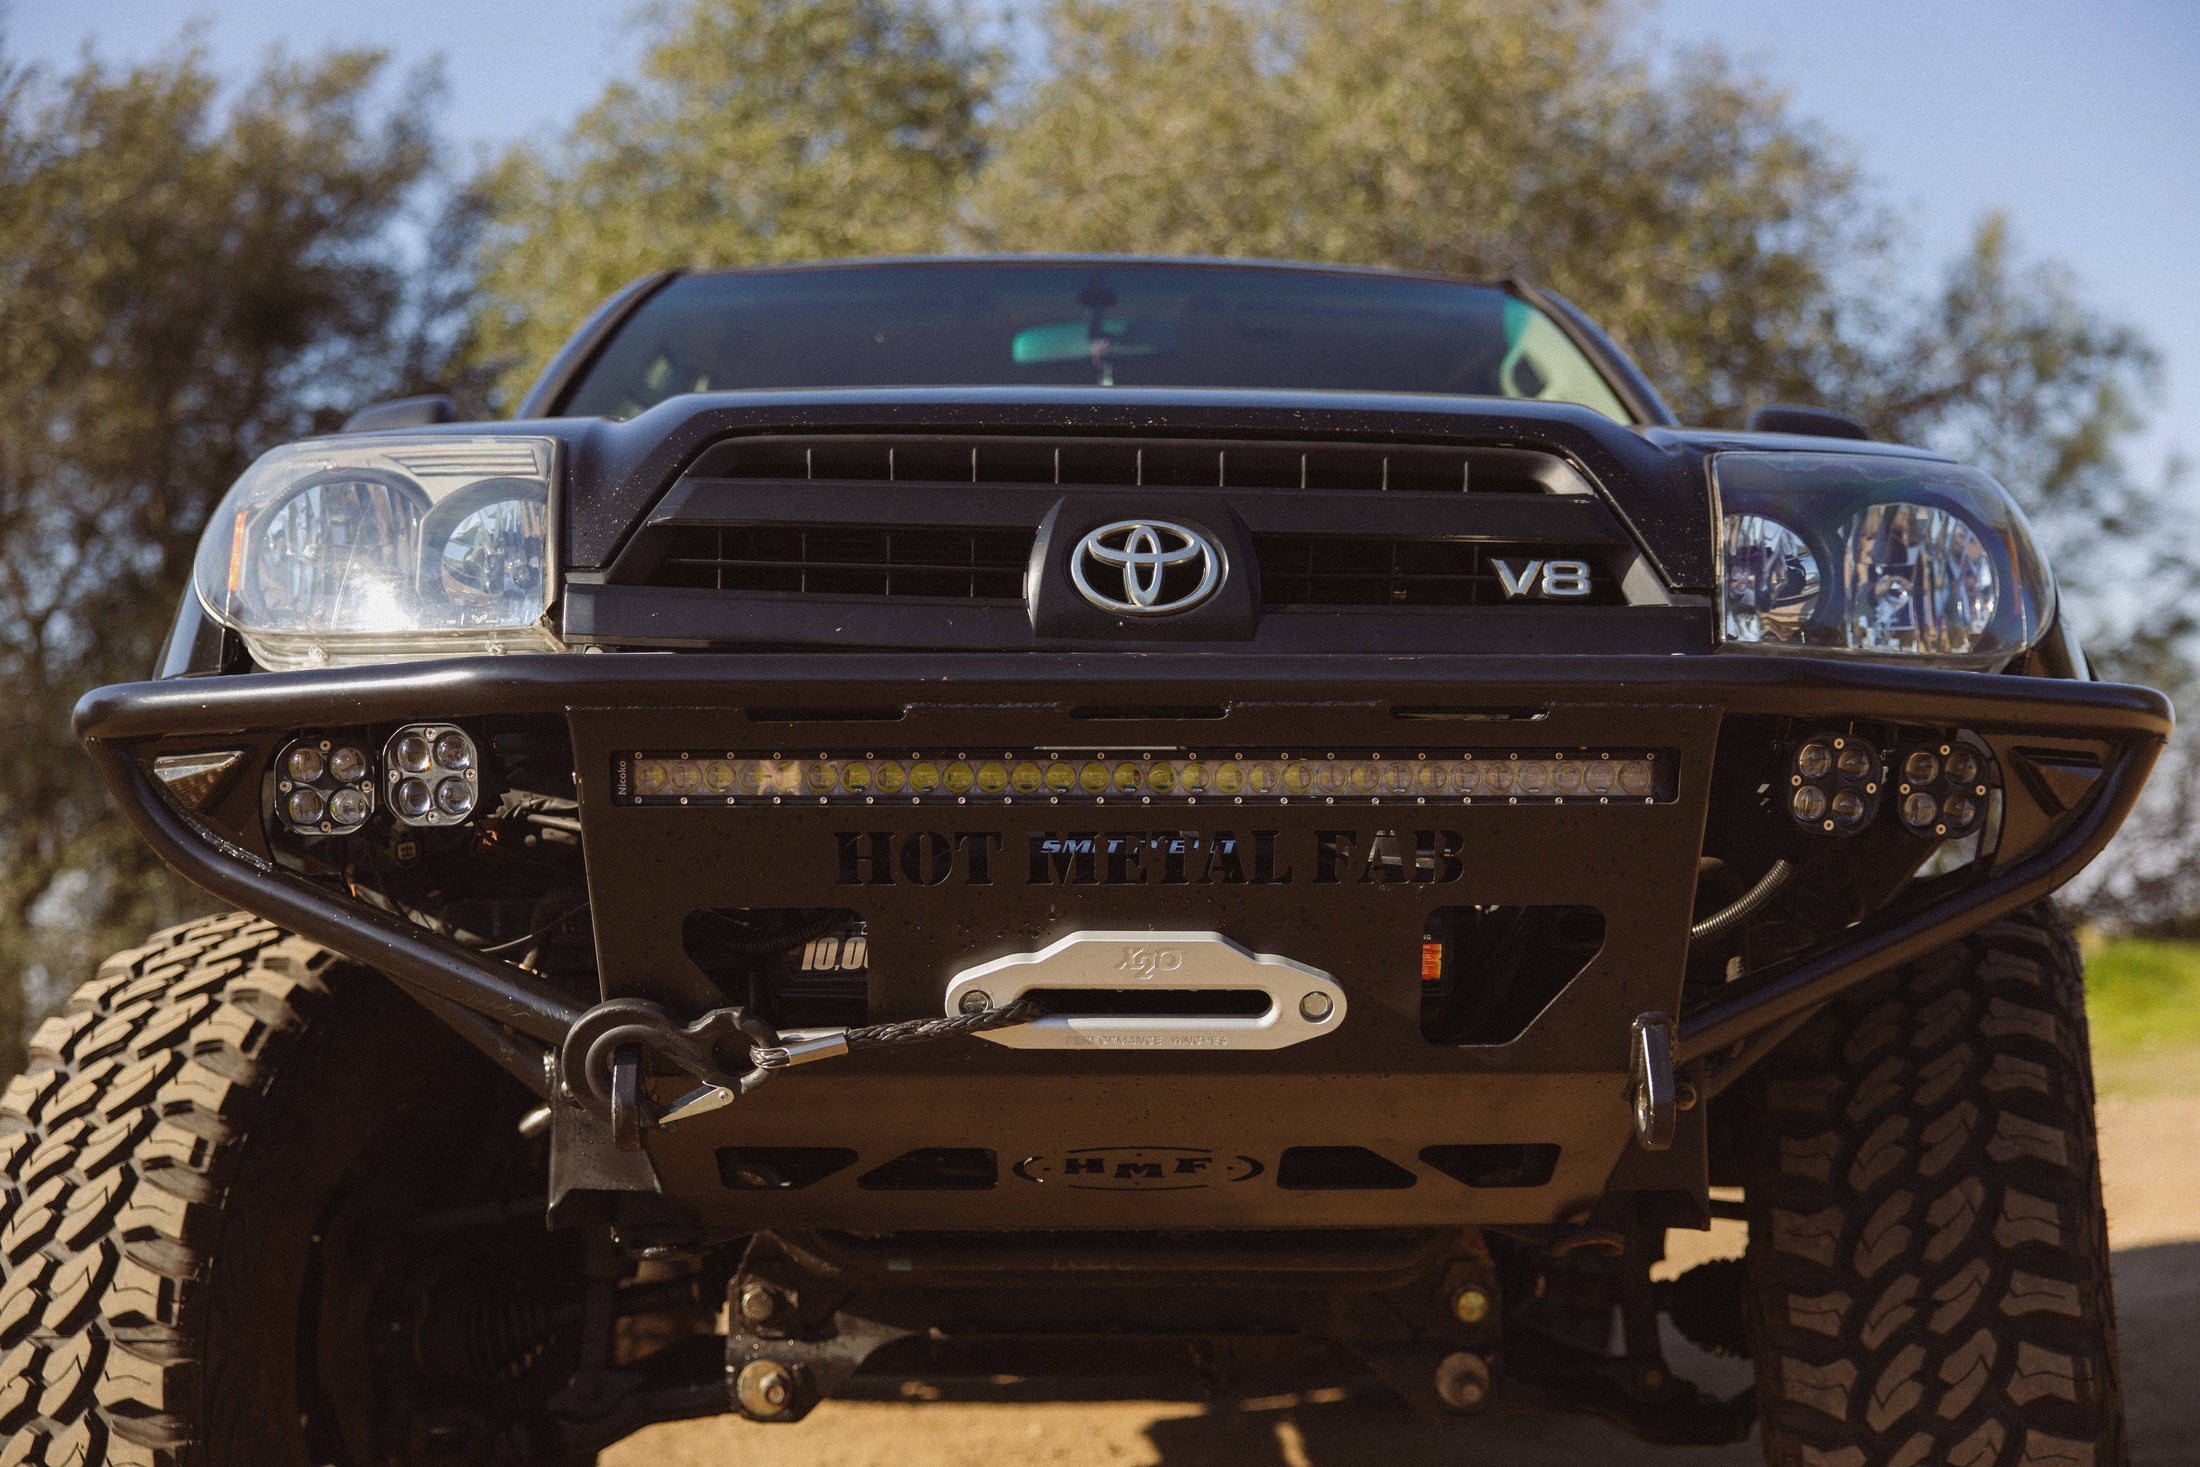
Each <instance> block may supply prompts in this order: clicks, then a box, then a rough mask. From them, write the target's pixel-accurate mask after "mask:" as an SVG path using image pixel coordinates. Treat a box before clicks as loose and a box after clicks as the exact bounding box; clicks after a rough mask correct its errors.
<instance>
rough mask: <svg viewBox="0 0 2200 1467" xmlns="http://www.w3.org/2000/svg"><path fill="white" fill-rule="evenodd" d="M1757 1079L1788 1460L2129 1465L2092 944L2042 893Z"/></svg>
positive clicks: (1781, 1457) (1763, 1395)
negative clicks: (2090, 1046) (2096, 1073)
mask: <svg viewBox="0 0 2200 1467" xmlns="http://www.w3.org/2000/svg"><path fill="white" fill-rule="evenodd" d="M1761 1073H1762V1079H1761V1080H1759V1081H1758V1082H1757V1084H1756V1087H1755V1088H1756V1093H1755V1095H1754V1097H1753V1099H1754V1102H1755V1107H1754V1108H1755V1113H1756V1117H1757V1121H1756V1126H1755V1130H1756V1132H1757V1137H1756V1141H1757V1144H1756V1146H1755V1149H1754V1155H1753V1157H1752V1159H1751V1168H1752V1170H1751V1173H1750V1176H1749V1179H1748V1187H1747V1194H1748V1214H1749V1236H1750V1246H1749V1272H1750V1288H1751V1300H1750V1305H1751V1311H1752V1325H1753V1331H1754V1336H1755V1341H1756V1346H1755V1349H1756V1363H1757V1389H1758V1397H1759V1400H1760V1401H1761V1402H1762V1403H1763V1405H1762V1409H1763V1418H1764V1428H1763V1429H1764V1448H1765V1459H1766V1461H1767V1462H1769V1463H1771V1464H1773V1467H1882V1464H1885V1467H1912V1464H1917V1467H1923V1464H1943V1463H1945V1464H1949V1467H1989V1464H2024V1467H2049V1464H2053V1467H2115V1464H2119V1463H2122V1462H2123V1461H2124V1460H2125V1443H2124V1422H2123V1401H2122V1392H2121V1389H2120V1385H2119V1380H2118V1375H2117V1361H2116V1338H2115V1306H2114V1302H2113V1299H2112V1297H2111V1293H2110V1286H2109V1251H2108V1233H2107V1224H2106V1220H2105V1217H2104V1214H2103V1212H2102V1208H2101V1179H2100V1162H2099V1155H2098V1151H2097V1149H2096V1146H2095V1142H2094V1130H2093V1076H2092V1066H2091V1061H2090V1059H2089V1055H2088V1050H2087V1039H2086V1022H2085V994H2084V986H2083V983H2082V980H2081V964H2080V961H2079V956H2078V951H2077V946H2076V944H2075V943H2073V942H2072V940H2071V938H2070V934H2069V932H2068V930H2067V929H2066V928H2065V927H2064V925H2063V923H2062V921H2061V919H2060V918H2058V917H2057V916H2055V914H2054V913H2053V912H2052V911H2051V910H2050V909H2048V908H2046V907H2045V906H2041V907H2036V908H2032V909H2028V910H2026V911H2024V912H2022V913H2019V914H2017V915H2016V916H2013V917H2010V918H2007V919H2004V920H2003V921H2000V922H1998V923H1995V924H1994V925H1992V926H1989V927H1987V928H1985V929H1984V930H1982V931H1981V932H1979V933H1977V934H1975V935H1973V936H1972V937H1970V938H1967V939H1965V940H1964V941H1962V942H1959V943H1956V944H1954V945H1952V946H1950V947H1948V948H1945V949H1943V950H1941V951H1940V952H1937V953H1934V954H1933V955H1931V956H1930V957H1927V958H1925V959H1923V960H1921V961H1920V962H1918V963H1915V964H1913V965H1912V966H1910V967H1908V968H1906V969H1903V970H1902V971H1901V972H1899V973H1898V974H1896V975H1895V976H1894V977H1893V979H1891V980H1890V981H1889V982H1888V983H1886V984H1884V985H1876V986H1874V987H1873V988H1872V989H1871V990H1870V991H1868V992H1867V993H1865V994H1864V995H1862V996H1860V997H1858V998H1856V999H1855V1000H1853V1001H1850V1002H1846V1003H1842V1004H1839V1005H1836V1006H1835V1007H1833V1008H1832V1009H1830V1010H1829V1011H1828V1012H1826V1013H1823V1014H1821V1015H1819V1016H1818V1017H1817V1018H1816V1019H1814V1020H1813V1021H1812V1022H1811V1023H1810V1024H1809V1025H1808V1026H1806V1027H1805V1028H1804V1029H1802V1030H1801V1031H1799V1032H1798V1033H1797V1034H1796V1036H1795V1037H1794V1038H1793V1039H1792V1040H1790V1041H1789V1042H1788V1043H1787V1044H1786V1045H1784V1046H1783V1047H1782V1048H1781V1050H1780V1051H1779V1052H1778V1053H1776V1054H1775V1055H1773V1056H1772V1057H1770V1058H1769V1059H1768V1060H1767V1061H1766V1063H1765V1065H1764V1066H1763V1069H1762V1072H1761Z"/></svg>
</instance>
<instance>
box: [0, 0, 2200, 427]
mask: <svg viewBox="0 0 2200 1467" xmlns="http://www.w3.org/2000/svg"><path fill="white" fill-rule="evenodd" d="M0 7H4V9H0V14H4V16H5V19H4V21H0V34H4V36H5V49H6V51H7V53H8V54H10V55H11V56H13V57H14V58H16V59H18V60H33V61H44V62H51V63H55V64H61V65H66V64H67V63H69V62H70V61H72V60H73V59H74V58H75V56H76V55H77V53H78V52H79V51H80V49H81V48H82V47H83V46H84V45H86V44H87V43H89V44H91V45H92V46H93V47H95V48H96V49H97V50H98V52H99V53H100V54H101V55H103V56H105V57H107V58H108V59H110V60H116V61H128V60H135V59H139V58H142V57H144V56H147V55H150V54H153V53H156V52H158V51H159V50H161V49H162V48H163V47H164V46H166V45H168V44H169V43H171V42H172V41H173V39H174V38H175V36H176V34H177V33H178V31H179V30H180V29H181V28H182V27H183V26H184V25H185V24H186V23H188V22H190V21H191V20H193V19H194V18H195V19H198V20H200V21H202V22H203V23H204V26H205V30H204V38H205V42H206V44H207V46H208V48H209V49H210V51H211V53H212V56H213V59H214V62H215V64H216V66H217V67H219V68H221V69H223V70H225V71H234V72H243V71H245V70H247V69H249V68H250V67H251V66H252V64H253V63H254V62H256V61H257V60H258V59H259V57H260V55H261V53H262V52H263V51H265V50H266V48H268V47H269V46H271V45H274V44H277V43H282V44H285V45H288V46H289V47H291V48H292V49H293V50H308V51H310V50H316V49H320V48H323V47H327V46H333V45H358V44H372V45H380V46H383V47H385V48H387V49H389V50H391V51H392V52H394V53H395V54H396V55H397V57H398V58H399V60H400V61H401V62H407V63H409V62H415V61H423V60H426V59H428V58H429V57H431V56H434V55H437V54H439V53H440V54H441V55H442V57H443V58H444V65H445V74H446V77H447V79H448V81H449V84H450V96H449V99H448V105H447V109H446V111H445V113H444V122H445V124H446V126H447V128H448V129H449V131H450V132H451V134H452V135H453V136H455V137H457V138H459V139H462V140H466V141H468V142H471V143H475V144H478V145H481V146H483V147H485V148H486V147H491V146H495V145H499V144H502V143H505V142H508V141H510V140H512V139H514V138H517V137H520V136H523V135H526V134H528V133H531V132H543V131H547V130H551V129H555V128H556V127H557V126H558V125H559V124H560V123H561V122H563V121H564V120H565V119H567V118H569V117H570V116H572V114H573V113H574V112H576V111H577V110H579V109H580V108H581V107H583V106H585V105H586V104H587V103H588V102H589V101H591V100H592V99H593V98H594V97H595V96H596V95H597V94H598V93H599V92H600V91H601V90H602V88H603V85H604V83H605V82H606V81H608V80H609V79H611V78H612V77H613V76H615V75H617V74H618V73H619V72H620V71H622V70H623V69H625V68H627V67H629V66H630V65H631V64H632V62H633V60H634V57H635V54H636V52H637V50H638V45H637V42H636V39H635V35H634V32H633V29H632V27H631V26H630V25H629V24H628V23H627V22H626V21H625V19H624V17H625V16H626V14H627V13H628V11H629V9H630V7H629V6H628V5H626V4H624V3H621V0H526V3H517V0H432V3H431V0H376V3H374V4H373V5H371V6H368V5H345V4H331V3H329V0H254V3H243V0H197V3H193V0H15V3H13V4H12V5H11V4H6V0H0ZM1645 15H1646V21H1647V23H1648V24H1649V25H1651V26H1653V27H1654V28H1655V29H1656V31H1657V32H1658V34H1659V35H1660V36H1661V37H1662V38H1663V39H1664V40H1665V41H1667V42H1669V43H1676V44H1696V43H1703V42H1716V43H1718V44H1720V45H1722V46H1724V47H1726V48H1727V49H1728V50H1729V51H1730V52H1733V53H1735V54H1736V55H1738V56H1739V57H1741V58H1742V59H1744V60H1745V61H1748V62H1750V63H1751V64H1753V65H1754V66H1756V67H1757V68H1758V69H1760V70H1762V71H1763V72H1764V73H1766V74H1767V75H1768V76H1770V77H1771V78H1772V79H1773V80H1774V81H1775V82H1777V83H1779V84H1780V85H1782V86H1784V87H1786V88H1787V89H1788V90H1789V92H1790V94H1791V96H1792V98H1793V101H1794V104H1795V107H1796V109H1797V110H1798V111H1799V112H1800V113H1802V114H1803V115H1805V116H1808V117H1811V118H1815V119H1817V120H1818V121H1820V122H1822V123H1823V124H1824V125H1825V126H1826V127H1827V128H1828V129H1830V130H1831V131H1832V132H1833V133H1835V134H1836V135H1838V136H1840V137H1841V138H1844V139H1846V140H1847V142H1848V143H1849V145H1850V146H1851V147H1852V148H1853V149H1854V151H1855V154H1856V157H1857V160H1858V162H1859V163H1860V164H1861V165H1862V167H1863V168H1864V170H1865V171H1866V172H1867V173H1868V174H1869V175H1870V176H1871V177H1872V178H1873V180H1874V181H1875V182H1876V183H1877V184H1878V186H1879V188H1880V190H1881V193H1882V196H1883V197H1884V199H1885V200H1886V201H1887V203H1888V204H1889V205H1890V206H1891V207H1892V208H1893V209H1894V210H1895V212H1896V214H1897V216H1898V218H1899V219H1900V220H1901V221H1902V224H1903V227H1904V229H1905V231H1906V234H1907V236H1908V239H1909V242H1910V246H1911V254H1910V257H1909V258H1910V260H1911V263H1912V265H1913V266H1914V279H1915V281H1916V283H1917V284H1918V285H1919V286H1920V287H1921V288H1922V287H1925V286H1928V285H1929V284H1930V283H1931V281H1932V279H1933V277H1934V274H1935V272H1936V271H1937V269H1938V266H1939V264H1940V263H1941V262H1942V261H1944V260H1946V259H1947V258H1948V257H1949V256H1951V255H1952V254H1954V253H1955V251H1956V250H1957V249H1959V248H1960V247H1961V245H1962V243H1963V241H1964V239H1965V238H1966V236H1967V235H1968V234H1969V232H1970V230H1971V228H1972V227H1973V226H1974V225H1975V223H1976V222H1977V220H1978V219H1979V218H1980V216H1982V215H1983V214H1984V213H1985V212H1986V211H1988V210H1989V209H1993V208H1997V207H1999V208H2006V209H2007V210H2008V211H2009V214H2010V216H2011V218H2012V220H2013V221H2014V223H2015V225H2016V228H2017V232H2018V239H2019V242H2020V244H2021V245H2022V246H2023V247H2024V248H2025V249H2026V251H2027V252H2028V253H2031V254H2034V255H2047V256H2052V257H2055V258H2058V259H2060V260H2062V261H2064V262H2066V263H2067V264H2069V265H2070V266H2071V267H2072V268H2073V269H2075V270H2076V271H2077V273H2078V275H2079V277H2080V279H2081V280H2082V281H2083V283H2084V286H2085V290H2086V294H2087V297H2088V298H2089V299H2090V300H2091V301H2092V302H2093V303H2094V304H2096V305H2097V306H2099V307H2100V308H2101V309H2102V310H2104V311H2106V312H2108V313H2110V314H2113V315H2115V316H2118V317H2120V318H2122V319H2124V320H2127V321H2130V322H2133V323H2134V324H2137V325H2139V326H2140V327H2141V328H2142V329H2144V330H2145V331H2146V332H2147V334H2148V335H2149V336H2150V337H2151V338H2152V339H2153V341H2154V343H2155V345H2156V346H2157V347H2158V348H2160V350H2161V351H2162V353H2163V356H2164V358H2165V360H2166V362H2167V366H2168V372H2167V383H2166V388H2167V393H2166V397H2165V400H2164V401H2163V403H2162V404H2160V406H2159V407H2158V408H2157V410H2156V411H2155V413H2154V415H2153V416H2154V424H2153V427H2152V429H2151V431H2149V432H2148V434H2147V435H2146V436H2145V438H2144V440H2143V441H2142V442H2141V444H2140V445H2139V448H2138V452H2137V454H2136V458H2137V461H2138V462H2139V463H2140V465H2141V466H2142V467H2151V466H2158V465H2159V464H2161V463H2162V462H2163V461H2164V460H2165V459H2166V458H2167V456H2168V455H2169V454H2170V453H2172V452H2182V453H2185V454H2187V455H2189V456H2191V457H2194V458H2196V459H2200V3H2195V0H2108V3H2101V0H2086V3H2080V0H1842V3H1839V4H1828V3H1826V0H1665V3H1664V4H1662V5H1651V6H1649V7H1647V8H1646V10H1645Z"/></svg>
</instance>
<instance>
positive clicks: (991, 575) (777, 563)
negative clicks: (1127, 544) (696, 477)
mask: <svg viewBox="0 0 2200 1467" xmlns="http://www.w3.org/2000/svg"><path fill="white" fill-rule="evenodd" d="M1032 539H1033V532H1032V531H1030V530H1020V529H940V528H927V527H896V528H893V529H872V528H866V527H862V526H854V525H729V526H725V527H722V528H708V527H699V526H681V527H677V528H674V529H672V530H670V531H669V533H668V535H667V544H666V553H665V555H664V558H663V559H661V560H660V561H659V562H658V563H657V566H656V569H655V570H654V571H652V572H651V574H650V576H649V580H648V584H650V585H652V586H678V587H687V588H690V589H697V590H705V591H783V592H789V593H792V594H795V595H810V596H896V597H902V596H928V597H935V598H946V599H951V600H958V601H1006V602H1014V601H1020V600H1021V599H1022V598H1023V594H1024V567H1025V565H1026V563H1027V562H1028V561H1029V560H1030V559H1031V542H1032Z"/></svg>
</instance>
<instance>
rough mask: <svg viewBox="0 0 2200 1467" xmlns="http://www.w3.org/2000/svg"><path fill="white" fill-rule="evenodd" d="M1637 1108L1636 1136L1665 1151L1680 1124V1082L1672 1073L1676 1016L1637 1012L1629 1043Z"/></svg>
mask: <svg viewBox="0 0 2200 1467" xmlns="http://www.w3.org/2000/svg"><path fill="white" fill-rule="evenodd" d="M1628 1060H1629V1066H1628V1067H1629V1069H1630V1070H1632V1072H1633V1083H1632V1084H1631V1086H1630V1087H1629V1093H1630V1095H1631V1097H1632V1099H1633V1101H1634V1108H1635V1140H1636V1141H1638V1142H1640V1143H1641V1145H1642V1149H1643V1150H1645V1151H1664V1150H1666V1149H1668V1148H1669V1147H1671V1146H1672V1144H1673V1133H1674V1131H1675V1130H1676V1129H1677V1128H1678V1126H1679V1124H1680V1109H1681V1107H1680V1086H1679V1083H1678V1081H1677V1080H1676V1078H1675V1077H1674V1074H1673V1016H1672V1015H1670V1014H1666V1013H1660V1012H1652V1013H1647V1014H1642V1015H1639V1016H1637V1018H1636V1019H1635V1025H1634V1034H1633V1039H1632V1042H1631V1043H1630V1044H1629V1045H1628Z"/></svg>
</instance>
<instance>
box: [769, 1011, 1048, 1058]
mask: <svg viewBox="0 0 2200 1467" xmlns="http://www.w3.org/2000/svg"><path fill="white" fill-rule="evenodd" d="M1045 1012H1046V1010H1045V1009H1044V1008H1043V1007H1042V1006H1041V1005H1040V1004H1039V1003H1038V1002H1037V1001H1035V1000H1033V999H1028V998H1019V999H1017V1000H1016V1001H1015V1002H1014V1003H1008V1004H1003V1005H1002V1006H1001V1007H999V1008H995V1009H980V1010H978V1011H977V1012H976V1013H972V1014H946V1015H942V1016H941V1017H939V1018H937V1019H903V1020H901V1021H900V1022H899V1023H893V1024H866V1025H863V1026H861V1027H859V1028H854V1029H824V1030H796V1031H794V1032H793V1034H791V1035H786V1036H782V1039H783V1040H785V1041H786V1042H783V1043H780V1044H777V1045H757V1046H755V1047H754V1048H752V1049H750V1050H749V1058H750V1060H751V1061H752V1062H753V1063H754V1064H755V1065H756V1066H757V1067H758V1068H759V1069H765V1070H783V1069H786V1068H788V1067H789V1066H792V1065H799V1064H806V1063H808V1062H809V1061H811V1060H819V1059H829V1058H831V1057H832V1056H834V1055H838V1054H847V1053H849V1052H850V1051H851V1050H858V1049H879V1048H883V1047H884V1046H886V1045H889V1044H924V1043H927V1042H929V1041H931V1040H934V1039H952V1038H954V1037H955V1036H957V1035H959V1034H983V1033H984V1032H985V1031H986V1030H988V1029H1013V1028H1015V1027H1016V1026H1017V1025H1018V1024H1028V1023H1030V1022H1031V1021H1032V1020H1034V1019H1037V1018H1039V1017H1041V1016H1043V1015H1044V1014H1045Z"/></svg>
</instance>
